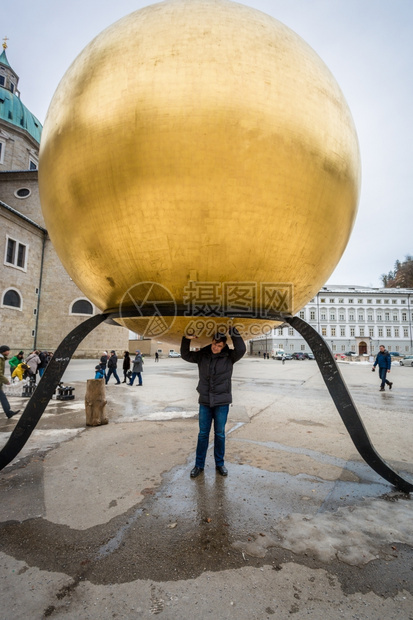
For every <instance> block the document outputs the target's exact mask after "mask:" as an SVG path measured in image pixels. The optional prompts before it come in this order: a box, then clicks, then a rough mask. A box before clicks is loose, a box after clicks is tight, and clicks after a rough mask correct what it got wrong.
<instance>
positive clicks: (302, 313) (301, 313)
mask: <svg viewBox="0 0 413 620" xmlns="http://www.w3.org/2000/svg"><path fill="white" fill-rule="evenodd" d="M300 319H303V320H304V319H305V312H304V310H301V312H300Z"/></svg>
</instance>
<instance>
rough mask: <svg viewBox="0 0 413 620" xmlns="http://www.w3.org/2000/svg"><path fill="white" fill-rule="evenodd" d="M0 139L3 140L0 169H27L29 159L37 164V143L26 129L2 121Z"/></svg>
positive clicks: (28, 167)
mask: <svg viewBox="0 0 413 620" xmlns="http://www.w3.org/2000/svg"><path fill="white" fill-rule="evenodd" d="M0 140H1V141H2V142H3V156H2V160H1V163H0V171H3V170H29V169H30V159H32V161H33V162H34V163H35V164H36V165H37V163H38V158H39V145H38V144H37V143H36V141H35V140H34V139H33V138H32V137H31V136H30V134H28V133H27V132H26V131H23V130H20V129H19V128H18V127H17V126H16V125H11V124H8V123H6V122H5V121H2V126H1V127H0Z"/></svg>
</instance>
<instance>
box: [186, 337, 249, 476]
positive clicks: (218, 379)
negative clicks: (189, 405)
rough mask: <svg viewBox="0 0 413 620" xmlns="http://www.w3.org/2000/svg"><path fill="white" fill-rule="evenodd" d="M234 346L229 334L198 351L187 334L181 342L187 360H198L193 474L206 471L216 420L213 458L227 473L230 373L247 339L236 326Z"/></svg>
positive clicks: (224, 473)
mask: <svg viewBox="0 0 413 620" xmlns="http://www.w3.org/2000/svg"><path fill="white" fill-rule="evenodd" d="M229 335H230V336H231V339H232V342H233V345H234V348H233V349H230V348H229V347H228V345H227V337H226V336H224V335H222V334H216V335H215V336H214V338H213V340H212V343H211V344H210V345H208V346H206V347H203V348H202V349H200V350H199V351H190V348H189V345H190V338H186V337H185V336H184V337H183V338H182V343H181V357H182V359H184V360H185V361H186V362H191V363H192V364H198V372H199V383H198V387H197V391H198V393H199V399H198V402H199V434H198V442H197V447H196V460H195V467H194V468H193V469H192V470H191V478H196V477H197V476H199V474H200V473H202V472H203V471H204V467H205V459H206V454H207V450H208V443H209V433H210V430H211V426H212V421H214V458H215V467H216V470H217V471H218V472H219V473H220V474H221V476H227V475H228V470H227V468H226V467H225V465H224V456H225V424H226V422H227V417H228V411H229V405H230V404H231V403H232V390H231V377H232V369H233V366H234V364H235V362H238V360H240V359H241V358H242V357H243V355H245V351H246V347H245V343H244V341H243V339H242V337H241V336H240V334H239V333H238V331H237V330H236V329H235V328H231V329H230V333H229Z"/></svg>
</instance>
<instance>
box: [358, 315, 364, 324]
mask: <svg viewBox="0 0 413 620" xmlns="http://www.w3.org/2000/svg"><path fill="white" fill-rule="evenodd" d="M359 323H364V316H363V315H362V314H359Z"/></svg>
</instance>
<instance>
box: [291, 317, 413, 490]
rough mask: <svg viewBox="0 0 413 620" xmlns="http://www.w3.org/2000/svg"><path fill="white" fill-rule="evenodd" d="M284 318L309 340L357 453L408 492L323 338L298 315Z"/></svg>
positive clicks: (412, 487)
mask: <svg viewBox="0 0 413 620" xmlns="http://www.w3.org/2000/svg"><path fill="white" fill-rule="evenodd" d="M285 321H286V322H287V323H289V324H290V325H291V327H294V329H296V330H297V331H298V332H299V333H300V334H301V336H302V337H303V338H304V340H305V341H306V342H307V343H308V344H309V346H310V348H311V350H312V352H313V353H314V357H315V359H316V361H317V364H318V366H319V368H320V370H321V374H322V377H323V379H324V382H325V384H326V386H327V388H328V391H329V392H330V395H331V397H332V399H333V401H334V404H335V406H336V407H337V410H338V412H339V414H340V416H341V419H342V420H343V422H344V425H345V427H346V429H347V430H348V432H349V434H350V437H351V439H352V441H353V443H354V445H355V446H356V448H357V450H358V452H359V453H360V455H361V456H362V457H363V459H364V460H365V461H366V463H367V464H368V465H370V467H371V468H372V469H374V471H375V472H377V473H378V474H379V475H380V476H382V477H383V478H384V479H385V480H387V481H388V482H391V483H392V484H394V486H395V487H397V488H398V489H400V490H401V491H404V492H405V493H411V492H412V491H413V483H412V482H409V481H408V480H405V479H404V478H402V477H401V476H400V475H399V474H398V473H397V472H395V471H394V469H392V468H391V467H390V465H389V464H388V463H386V461H384V460H383V459H382V458H381V456H380V454H378V452H377V451H376V449H375V448H374V446H373V444H372V443H371V441H370V437H369V436H368V433H367V431H366V429H365V427H364V424H363V422H362V420H361V418H360V415H359V413H358V411H357V408H356V406H355V404H354V402H353V399H352V398H351V396H350V393H349V391H348V389H347V386H346V384H345V382H344V379H343V377H342V376H341V372H340V370H339V369H338V366H337V364H336V361H335V359H334V357H333V355H332V353H331V351H330V349H329V348H328V346H327V344H326V342H325V341H324V339H323V338H322V337H321V336H320V334H319V333H318V332H317V331H316V330H315V329H313V328H312V327H311V325H309V324H308V323H306V322H305V321H303V320H302V319H299V318H298V317H286V318H285Z"/></svg>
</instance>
